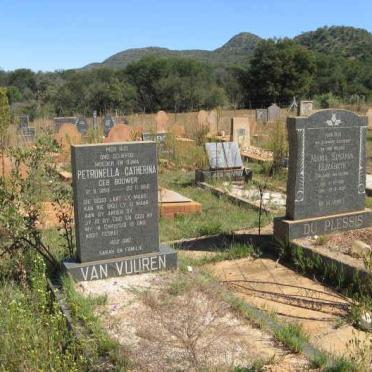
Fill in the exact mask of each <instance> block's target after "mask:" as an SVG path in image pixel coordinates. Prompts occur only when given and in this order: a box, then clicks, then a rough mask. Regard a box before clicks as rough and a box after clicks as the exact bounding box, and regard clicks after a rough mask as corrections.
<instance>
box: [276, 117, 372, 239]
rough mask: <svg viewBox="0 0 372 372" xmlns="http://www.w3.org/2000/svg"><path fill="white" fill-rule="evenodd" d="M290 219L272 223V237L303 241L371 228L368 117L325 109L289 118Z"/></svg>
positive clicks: (288, 194)
mask: <svg viewBox="0 0 372 372" xmlns="http://www.w3.org/2000/svg"><path fill="white" fill-rule="evenodd" d="M287 128H288V140H289V164H288V182H287V206H286V216H285V217H282V218H276V219H274V235H275V237H276V238H277V239H278V240H281V241H284V242H285V241H289V240H292V239H296V238H300V237H308V236H314V235H318V236H319V235H324V234H330V233H334V232H336V231H344V230H352V229H358V228H364V227H368V226H372V211H371V210H369V209H365V196H366V190H365V188H366V137H367V118H366V117H365V116H358V115H356V114H354V113H353V112H351V111H346V110H323V111H319V112H316V113H314V114H312V115H311V116H309V117H296V118H288V120H287Z"/></svg>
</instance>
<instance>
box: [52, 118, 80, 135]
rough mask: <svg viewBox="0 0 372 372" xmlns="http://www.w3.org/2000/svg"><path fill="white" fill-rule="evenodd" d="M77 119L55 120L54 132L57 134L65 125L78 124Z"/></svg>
mask: <svg viewBox="0 0 372 372" xmlns="http://www.w3.org/2000/svg"><path fill="white" fill-rule="evenodd" d="M76 120H77V117H75V116H61V117H58V118H54V119H53V122H54V130H55V131H56V132H58V131H59V129H60V128H61V127H62V125H64V124H74V125H75V124H76Z"/></svg>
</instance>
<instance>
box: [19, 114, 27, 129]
mask: <svg viewBox="0 0 372 372" xmlns="http://www.w3.org/2000/svg"><path fill="white" fill-rule="evenodd" d="M28 126H29V117H28V115H20V116H19V129H22V128H28Z"/></svg>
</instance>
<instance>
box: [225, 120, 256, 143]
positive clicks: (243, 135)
mask: <svg viewBox="0 0 372 372" xmlns="http://www.w3.org/2000/svg"><path fill="white" fill-rule="evenodd" d="M230 141H231V142H236V143H237V144H238V145H239V148H240V149H241V150H242V149H244V148H246V147H249V146H250V145H251V134H250V126H249V119H248V118H247V117H235V118H232V119H231V130H230Z"/></svg>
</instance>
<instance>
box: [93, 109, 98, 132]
mask: <svg viewBox="0 0 372 372" xmlns="http://www.w3.org/2000/svg"><path fill="white" fill-rule="evenodd" d="M97 128H98V126H97V111H96V110H94V111H93V129H94V130H96V129H97Z"/></svg>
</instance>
